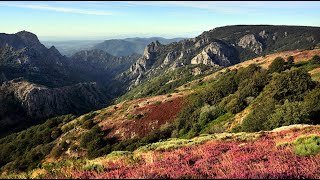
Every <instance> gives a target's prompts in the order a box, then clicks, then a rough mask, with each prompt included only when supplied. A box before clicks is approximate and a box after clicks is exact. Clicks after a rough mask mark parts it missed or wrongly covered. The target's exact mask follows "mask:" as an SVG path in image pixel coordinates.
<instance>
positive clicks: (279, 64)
mask: <svg viewBox="0 0 320 180" xmlns="http://www.w3.org/2000/svg"><path fill="white" fill-rule="evenodd" d="M285 65H286V62H285V61H284V59H283V58H282V57H276V58H275V59H274V60H273V61H272V63H271V64H270V65H269V72H270V73H274V72H277V73H280V72H282V71H284V70H286V66H285Z"/></svg>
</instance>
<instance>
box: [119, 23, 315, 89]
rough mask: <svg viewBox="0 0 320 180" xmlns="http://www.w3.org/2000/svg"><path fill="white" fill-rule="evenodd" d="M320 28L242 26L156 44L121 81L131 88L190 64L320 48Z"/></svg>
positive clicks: (216, 63)
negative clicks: (165, 43)
mask: <svg viewBox="0 0 320 180" xmlns="http://www.w3.org/2000/svg"><path fill="white" fill-rule="evenodd" d="M319 32H320V28H319V27H305V26H271V25H270V26H268V25H259V26H255V25H238V26H224V27H219V28H215V29H212V30H210V31H206V32H203V33H202V34H200V35H199V36H197V37H195V38H190V39H185V40H182V41H179V42H173V43H170V44H167V45H164V44H162V43H161V42H159V41H155V42H152V43H150V44H149V45H147V47H146V48H145V49H144V53H143V56H142V57H140V58H139V59H138V61H137V62H136V63H134V64H133V65H132V66H131V67H130V69H129V70H127V71H126V72H124V73H123V74H121V75H120V76H119V77H118V79H120V80H121V81H124V82H126V83H127V84H130V86H129V88H128V89H132V88H133V87H135V86H137V85H139V84H141V83H143V82H144V81H147V80H150V79H152V78H154V77H157V76H159V75H161V74H163V73H167V72H169V71H171V70H174V69H176V68H178V67H183V66H188V65H190V64H192V65H193V64H204V65H206V66H213V67H216V66H221V67H228V66H231V65H235V64H238V63H240V62H243V61H246V60H248V59H253V58H256V57H259V56H263V55H267V54H271V53H274V52H282V51H289V50H297V49H298V50H304V49H313V48H315V47H317V46H319V41H320V36H319Z"/></svg>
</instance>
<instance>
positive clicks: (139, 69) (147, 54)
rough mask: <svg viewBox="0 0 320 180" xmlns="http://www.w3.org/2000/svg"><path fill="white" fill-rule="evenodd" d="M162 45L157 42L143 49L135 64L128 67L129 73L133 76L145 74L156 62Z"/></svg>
mask: <svg viewBox="0 0 320 180" xmlns="http://www.w3.org/2000/svg"><path fill="white" fill-rule="evenodd" d="M162 46H163V45H162V44H160V42H159V41H156V42H152V43H150V44H149V45H147V47H146V48H145V49H144V52H143V55H142V57H141V58H139V59H138V60H137V62H136V63H135V64H133V65H132V66H131V67H130V72H131V73H132V75H134V76H136V77H137V76H139V75H140V74H141V73H143V72H146V71H147V70H149V69H150V68H151V66H152V65H153V63H154V62H155V61H156V58H157V53H159V52H160V49H161V47H162Z"/></svg>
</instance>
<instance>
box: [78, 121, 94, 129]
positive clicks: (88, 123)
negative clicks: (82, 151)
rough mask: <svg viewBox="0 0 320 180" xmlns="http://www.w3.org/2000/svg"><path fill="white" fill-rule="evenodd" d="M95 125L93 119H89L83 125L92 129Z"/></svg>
mask: <svg viewBox="0 0 320 180" xmlns="http://www.w3.org/2000/svg"><path fill="white" fill-rule="evenodd" d="M94 125H95V123H94V122H93V120H92V119H88V120H86V121H84V122H83V123H82V125H81V127H82V128H84V129H91V128H92V127H93V126H94Z"/></svg>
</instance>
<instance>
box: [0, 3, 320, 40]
mask: <svg viewBox="0 0 320 180" xmlns="http://www.w3.org/2000/svg"><path fill="white" fill-rule="evenodd" d="M0 19H1V32H4V33H16V32H18V31H21V30H27V31H30V32H33V33H35V34H36V35H37V36H38V37H39V39H40V40H98V39H99V40H101V39H110V38H126V37H153V36H162V37H166V38H173V37H195V36H197V35H199V34H201V33H202V32H203V31H207V30H210V29H213V28H215V27H219V26H225V25H235V24H273V25H306V26H320V2H317V1H309V2H308V1H291V2H290V1H282V2H281V1H265V2H263V1H256V2H255V1H248V2H246V1H234V2H232V1H224V2H223V1H186V2H182V1H131V2H130V1H105V2H103V1H79V2H77V1H57V2H54V1H34V2H32V1H27V2H24V1H10V2H9V1H8V2H6V1H1V2H0Z"/></svg>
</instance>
